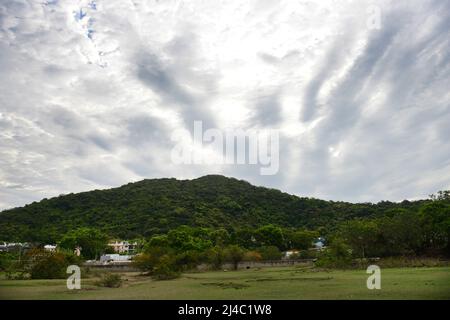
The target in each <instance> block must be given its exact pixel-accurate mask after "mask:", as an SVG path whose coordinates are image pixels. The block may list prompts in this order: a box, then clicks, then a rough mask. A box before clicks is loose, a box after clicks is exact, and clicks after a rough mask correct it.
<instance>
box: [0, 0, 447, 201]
mask: <svg viewBox="0 0 450 320" xmlns="http://www.w3.org/2000/svg"><path fill="white" fill-rule="evenodd" d="M378 14H379V15H378ZM378 18H379V19H378ZM377 23H379V25H377ZM377 26H379V28H378V27H377ZM449 39H450V1H447V0H436V1H427V0H422V1H420V0H412V1H411V0H405V1H401V0H395V1H393V0H392V1H388V0H379V1H375V0H371V1H361V0H357V1H356V0H355V1H351V0H347V1H346V0H342V1H335V0H326V1H324V0H320V1H303V0H285V1H279V0H259V1H256V0H251V1H250V0H249V1H237V0H236V1H233V0H229V1H223V0H217V1H210V0H198V1H184V0H164V1H163V0H159V1H158V0H148V1H145V0H120V1H119V0H114V1H112V0H97V1H90V0H86V1H85V0H47V1H45V0H0V209H5V208H10V207H14V206H19V205H24V204H26V203H29V202H31V201H35V200H40V199H42V198H44V197H51V196H56V195H59V194H63V193H69V192H79V191H86V190H92V189H97V188H109V187H116V186H120V185H122V184H125V183H128V182H131V181H138V180H141V179H144V178H160V177H176V178H180V179H181V178H183V179H184V178H195V177H199V176H202V175H205V174H212V173H214V174H224V175H227V176H233V177H236V178H240V179H245V180H248V181H249V182H251V183H254V184H257V185H264V186H268V187H274V188H279V189H281V190H283V191H286V192H289V193H293V194H298V195H302V196H313V197H319V198H325V199H333V200H348V201H358V202H359V201H378V200H381V199H386V200H393V201H396V200H401V199H405V198H408V199H415V198H421V197H427V196H428V195H429V194H430V193H433V192H436V191H438V190H442V189H449V188H450V139H449V137H450V126H449V125H450V93H449V83H450V45H449ZM194 120H201V121H203V123H204V126H205V127H206V128H218V129H219V130H225V129H230V128H231V129H233V128H241V129H257V130H258V129H277V130H279V133H280V155H279V157H280V170H279V172H278V174H276V175H273V176H261V175H260V171H259V168H258V167H257V166H254V165H214V166H213V165H191V166H189V165H177V164H174V163H173V162H172V161H171V150H172V149H173V147H174V144H175V142H174V141H173V140H172V139H171V137H172V135H173V133H174V131H176V130H180V129H185V130H187V131H188V132H190V131H191V130H192V127H193V121H194Z"/></svg>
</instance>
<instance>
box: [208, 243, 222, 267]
mask: <svg viewBox="0 0 450 320" xmlns="http://www.w3.org/2000/svg"><path fill="white" fill-rule="evenodd" d="M225 258H226V257H225V251H224V250H223V249H222V248H221V247H218V246H215V247H212V248H210V249H209V250H208V251H207V252H206V259H207V261H208V263H209V264H211V266H212V267H213V268H214V269H220V268H221V267H222V264H223V262H224V261H225Z"/></svg>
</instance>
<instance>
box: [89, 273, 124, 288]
mask: <svg viewBox="0 0 450 320" xmlns="http://www.w3.org/2000/svg"><path fill="white" fill-rule="evenodd" d="M95 284H96V285H97V286H99V287H107V288H119V287H120V286H121V285H122V277H121V276H120V274H117V273H106V274H104V275H103V276H102V277H101V279H100V280H98V281H97V282H96V283H95Z"/></svg>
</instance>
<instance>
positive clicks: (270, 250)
mask: <svg viewBox="0 0 450 320" xmlns="http://www.w3.org/2000/svg"><path fill="white" fill-rule="evenodd" d="M258 252H259V253H260V254H261V257H262V259H263V260H280V259H281V255H282V253H281V251H280V249H278V248H277V247H275V246H268V247H261V248H259V249H258Z"/></svg>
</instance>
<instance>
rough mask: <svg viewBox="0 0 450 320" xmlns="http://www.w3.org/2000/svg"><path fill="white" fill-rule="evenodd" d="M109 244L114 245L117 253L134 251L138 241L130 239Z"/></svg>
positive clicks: (109, 244)
mask: <svg viewBox="0 0 450 320" xmlns="http://www.w3.org/2000/svg"><path fill="white" fill-rule="evenodd" d="M108 246H110V247H112V248H113V250H114V252H117V253H133V252H134V250H135V249H136V246H137V242H134V243H130V242H128V241H114V242H110V243H108Z"/></svg>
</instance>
